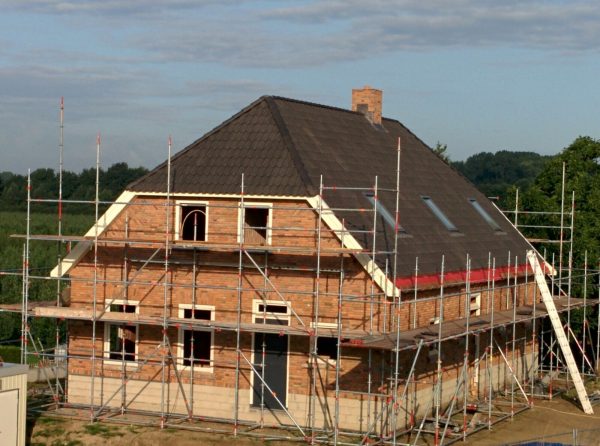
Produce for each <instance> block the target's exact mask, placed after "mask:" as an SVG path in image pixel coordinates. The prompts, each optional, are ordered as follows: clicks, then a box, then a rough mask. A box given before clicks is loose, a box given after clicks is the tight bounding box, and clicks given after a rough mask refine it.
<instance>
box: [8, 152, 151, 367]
mask: <svg viewBox="0 0 600 446" xmlns="http://www.w3.org/2000/svg"><path fill="white" fill-rule="evenodd" d="M146 172H147V169H145V168H143V167H137V168H131V167H129V166H128V165H127V164H126V163H117V164H114V165H112V166H110V167H109V168H108V169H106V170H104V169H101V170H100V171H99V174H100V181H99V198H100V200H101V201H111V200H114V199H116V198H117V197H118V196H119V194H120V193H121V192H122V191H123V190H124V189H125V187H126V186H127V184H129V183H130V182H132V181H134V180H136V179H137V178H139V177H140V176H142V175H143V174H145V173H146ZM58 184H59V180H58V173H57V172H55V171H54V170H52V169H37V170H35V171H33V172H31V185H32V190H31V196H32V198H33V199H36V198H39V199H57V198H58V191H59V186H58ZM95 195H96V169H84V170H83V171H82V172H81V173H74V172H69V171H66V172H63V198H64V199H65V200H94V198H95ZM105 207H106V206H102V209H101V210H104V208H105ZM26 209H27V176H25V175H18V174H14V173H10V172H3V173H0V303H2V304H18V303H20V302H21V298H22V283H23V280H22V271H23V248H24V246H23V245H24V243H25V240H24V238H23V235H24V234H25V233H26V225H27V220H26V219H27V213H26V212H25V211H26ZM94 215H95V206H94V205H93V204H64V206H63V213H62V221H61V223H62V233H63V234H64V235H82V234H84V233H85V232H86V231H87V230H88V229H89V228H90V226H91V225H92V224H93V223H94ZM30 226H31V233H32V234H40V235H52V234H57V230H58V204H57V203H56V202H54V203H47V202H41V203H40V202H35V201H34V202H32V203H31V213H30ZM66 249H67V244H66V243H58V242H51V241H42V240H31V241H30V260H29V264H30V274H31V280H30V286H29V298H30V300H31V301H55V300H56V298H57V294H58V292H57V286H56V283H55V282H53V281H48V280H45V279H43V278H44V277H47V276H48V275H49V273H50V271H51V269H52V268H53V267H54V266H55V265H56V263H57V260H58V258H59V256H62V255H64V254H65V252H66ZM63 325H64V324H63ZM20 330H21V320H20V315H19V314H16V313H11V312H0V342H4V341H7V340H16V339H19V337H20V335H21V333H20ZM31 332H32V334H33V336H34V337H35V338H36V339H39V340H40V341H41V342H42V345H44V346H46V347H51V346H53V345H54V343H55V333H56V321H55V320H53V319H46V318H33V319H31ZM61 333H62V334H63V336H64V327H63V328H62V329H61ZM2 354H4V353H2ZM4 359H5V360H7V358H4Z"/></svg>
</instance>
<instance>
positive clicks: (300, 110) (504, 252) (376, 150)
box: [128, 96, 529, 277]
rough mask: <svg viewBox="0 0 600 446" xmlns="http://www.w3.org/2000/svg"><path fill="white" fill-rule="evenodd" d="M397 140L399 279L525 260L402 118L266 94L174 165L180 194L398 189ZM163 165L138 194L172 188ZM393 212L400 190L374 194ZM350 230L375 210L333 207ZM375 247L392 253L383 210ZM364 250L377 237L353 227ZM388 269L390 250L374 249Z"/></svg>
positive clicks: (516, 243)
mask: <svg viewBox="0 0 600 446" xmlns="http://www.w3.org/2000/svg"><path fill="white" fill-rule="evenodd" d="M399 138H400V140H401V147H402V149H401V168H400V194H399V199H400V200H399V215H400V224H401V226H402V228H403V229H404V230H405V233H402V235H401V236H400V238H399V241H398V251H397V252H398V257H397V261H398V263H397V265H398V266H397V268H398V277H408V276H411V275H412V274H413V273H414V268H415V258H416V257H418V258H419V274H437V273H439V272H440V264H441V258H442V255H444V256H445V269H446V271H459V270H464V269H465V265H466V256H467V254H469V255H470V257H471V262H472V263H471V267H472V268H473V269H477V268H486V267H487V266H488V255H489V254H491V256H492V257H495V258H496V266H498V267H502V266H505V265H507V264H508V254H509V253H511V255H512V257H513V260H512V261H514V256H519V263H524V261H525V258H524V255H525V251H526V250H527V249H529V245H528V244H527V242H526V240H525V239H524V238H523V237H522V235H521V234H520V233H519V232H518V231H517V230H515V229H514V228H513V227H512V225H511V224H510V223H509V222H508V221H507V220H506V219H505V217H504V216H503V215H502V214H501V213H500V212H499V211H498V210H497V209H496V208H495V207H494V206H493V205H492V204H491V203H490V202H489V200H488V199H487V198H486V197H485V196H484V195H483V194H481V193H480V192H479V191H478V190H477V188H476V187H475V186H473V184H471V183H470V182H469V181H468V180H466V179H465V178H464V177H463V176H462V175H460V174H459V173H458V172H456V171H455V170H454V169H452V168H451V167H450V166H448V165H447V164H446V163H445V162H444V161H442V160H441V159H440V158H439V157H438V156H437V155H436V154H434V153H433V152H432V151H431V149H430V148H428V147H427V146H426V145H425V144H424V143H423V142H422V141H421V140H420V139H419V138H417V137H416V136H415V135H414V134H413V133H412V132H410V131H409V130H408V129H407V128H406V127H405V126H403V125H402V124H401V123H400V122H398V121H396V120H392V119H387V118H384V119H383V121H382V125H381V126H378V125H373V124H372V123H371V122H370V121H369V120H367V119H366V118H365V117H364V116H363V115H362V114H361V113H358V112H352V111H349V110H344V109H339V108H334V107H327V106H323V105H319V104H312V103H308V102H302V101H297V100H292V99H287V98H281V97H273V96H264V97H262V98H260V99H258V100H257V101H255V102H254V103H252V104H250V105H249V106H248V107H246V108H245V109H243V110H242V111H240V112H239V113H238V114H236V115H235V116H233V117H232V118H230V119H229V120H227V121H225V122H224V123H223V124H221V125H220V126H219V127H217V128H216V129H214V130H212V131H211V132H209V133H207V134H206V135H205V136H203V137H202V138H200V139H199V140H197V141H195V142H194V143H192V144H191V145H190V146H188V147H187V148H185V149H184V150H182V151H181V152H179V153H178V154H177V155H175V156H174V157H173V159H172V162H171V180H172V181H171V191H172V192H174V193H208V194H212V193H214V194H237V193H239V192H240V184H241V175H242V173H243V174H244V185H245V193H246V194H252V195H278V196H314V195H317V194H318V192H319V184H320V177H321V175H322V176H323V182H324V184H326V185H329V186H334V185H335V186H339V187H342V186H347V187H362V188H369V187H373V185H374V183H375V177H377V181H378V186H379V188H380V189H395V187H396V164H397V145H398V139H399ZM166 171H167V169H166V163H163V164H161V165H160V166H158V167H157V168H156V169H154V170H153V171H151V172H150V173H149V174H147V175H146V176H144V177H142V178H141V179H139V180H138V181H136V182H135V183H132V184H131V185H130V186H129V187H128V190H132V191H135V192H141V193H143V192H166V182H167V172H166ZM424 196H427V197H430V198H431V199H432V200H433V201H435V203H436V204H437V206H438V207H439V208H440V209H441V210H442V211H443V212H444V214H445V215H446V216H447V217H448V219H449V220H450V221H451V222H452V223H453V224H454V225H455V226H456V227H457V228H458V231H448V229H446V227H445V226H444V225H443V224H442V223H441V222H440V220H439V219H438V218H437V217H435V215H434V214H433V213H432V211H431V210H430V209H429V208H428V207H427V206H426V205H425V203H424V201H423V198H422V197H424ZM378 198H379V205H380V206H383V207H385V208H386V209H387V210H388V211H389V212H390V213H391V214H393V213H394V211H395V206H396V194H395V193H394V192H380V193H378ZM324 199H325V201H326V203H327V204H328V205H329V206H331V207H332V208H367V209H368V208H372V204H371V202H370V201H369V200H368V198H367V197H366V196H365V193H364V192H363V191H344V192H342V191H339V190H338V191H333V190H327V191H325V193H324ZM469 199H475V200H476V201H477V202H478V203H479V204H480V206H481V207H482V208H483V209H484V210H485V211H486V212H487V213H488V214H489V215H490V216H491V217H492V219H493V220H494V221H495V222H496V223H497V224H498V226H499V227H500V229H501V230H494V229H493V228H491V227H490V225H489V224H488V223H487V222H486V221H485V220H484V219H483V217H482V216H481V215H480V214H479V213H478V212H477V210H476V209H475V208H474V207H473V206H472V204H471V203H470V202H469ZM336 215H337V216H338V217H339V218H340V219H341V218H344V219H345V221H346V225H347V227H348V228H349V229H351V230H352V229H355V230H368V229H372V227H373V215H372V213H357V212H343V211H336ZM376 229H377V250H380V251H392V250H393V245H394V234H393V228H392V227H391V226H390V225H389V224H388V223H386V221H385V220H384V218H382V217H379V218H378V219H377V223H376ZM355 237H356V238H357V239H358V240H359V241H360V242H361V243H362V244H363V246H364V247H366V248H367V249H371V248H372V234H369V233H356V234H355ZM386 260H388V265H389V267H390V268H391V267H392V265H393V261H392V258H391V256H390V255H389V254H388V255H384V254H382V255H378V256H376V261H377V263H378V264H379V265H380V266H382V267H384V265H385V261H386Z"/></svg>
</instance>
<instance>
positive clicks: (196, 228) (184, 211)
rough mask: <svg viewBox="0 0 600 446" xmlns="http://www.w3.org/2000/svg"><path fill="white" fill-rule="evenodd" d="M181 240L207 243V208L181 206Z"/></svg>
mask: <svg viewBox="0 0 600 446" xmlns="http://www.w3.org/2000/svg"><path fill="white" fill-rule="evenodd" d="M179 238H180V239H181V240H191V241H196V242H204V241H206V206H190V205H181V224H180V230H179Z"/></svg>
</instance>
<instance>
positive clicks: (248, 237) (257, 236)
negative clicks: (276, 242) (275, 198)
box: [244, 207, 269, 245]
mask: <svg viewBox="0 0 600 446" xmlns="http://www.w3.org/2000/svg"><path fill="white" fill-rule="evenodd" d="M268 225H269V208H258V207H257V208H244V243H248V244H251V245H266V244H267V229H268Z"/></svg>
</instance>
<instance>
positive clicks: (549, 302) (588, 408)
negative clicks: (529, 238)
mask: <svg viewBox="0 0 600 446" xmlns="http://www.w3.org/2000/svg"><path fill="white" fill-rule="evenodd" d="M527 259H528V260H529V264H530V265H531V268H532V269H533V272H534V274H535V281H536V283H537V286H538V289H539V290H540V293H541V294H542V301H543V302H544V305H546V311H547V312H548V316H549V317H550V322H552V328H553V329H554V333H556V340H557V341H558V345H559V346H560V349H561V351H562V354H563V356H564V358H565V362H566V364H567V369H568V370H569V374H570V375H571V379H573V383H574V384H575V390H577V396H578V397H579V401H580V402H581V407H582V408H583V411H584V412H585V413H587V414H593V413H594V410H593V409H592V405H591V404H590V400H589V398H588V394H587V392H586V390H585V386H584V384H583V380H582V379H581V375H580V374H579V369H578V368H577V364H575V358H573V352H572V351H571V346H570V345H569V340H568V339H567V335H566V334H565V329H564V328H563V326H562V323H561V321H560V317H559V315H558V311H556V306H555V305H554V299H553V298H552V293H551V292H550V289H549V288H548V283H547V282H546V277H545V276H544V272H543V270H542V267H541V266H540V263H539V260H538V257H537V254H536V253H535V252H534V251H533V250H531V251H528V252H527Z"/></svg>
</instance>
